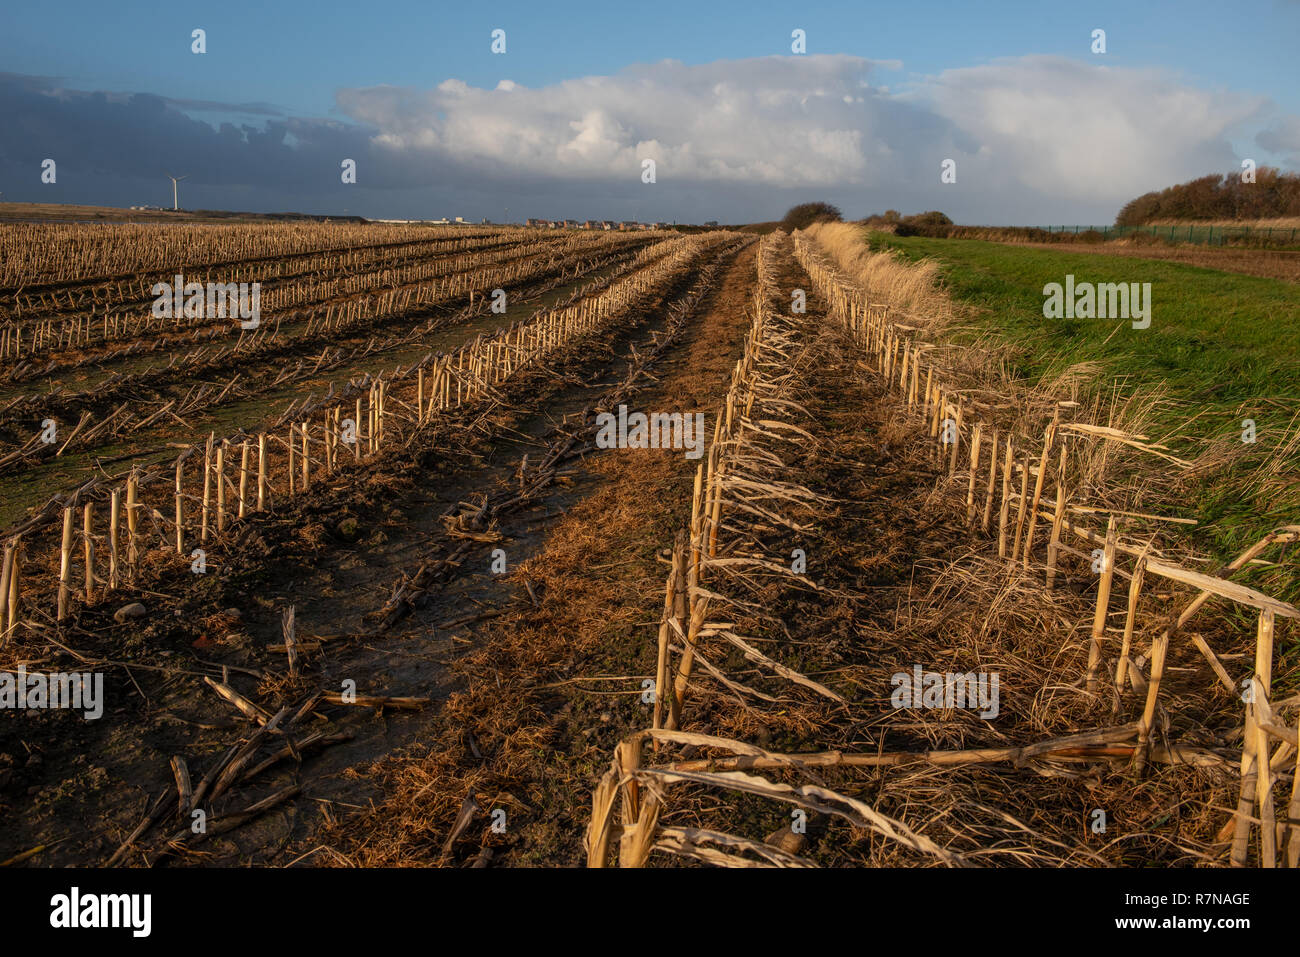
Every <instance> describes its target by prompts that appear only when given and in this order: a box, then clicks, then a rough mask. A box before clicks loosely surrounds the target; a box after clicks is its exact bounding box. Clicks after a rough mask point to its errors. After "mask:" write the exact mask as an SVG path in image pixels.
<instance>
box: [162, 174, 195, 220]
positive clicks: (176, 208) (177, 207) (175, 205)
mask: <svg viewBox="0 0 1300 957" xmlns="http://www.w3.org/2000/svg"><path fill="white" fill-rule="evenodd" d="M189 175H190V174H189V173H186V174H185V176H189ZM166 176H167V178H168V179H169V180H171V181H172V212H178V211H179V210H180V205H179V204H178V203H177V202H176V184H177V183H179V182H180V181H181V180H183V179H184V178H185V176H173V175H172V174H171V173H167V174H166Z"/></svg>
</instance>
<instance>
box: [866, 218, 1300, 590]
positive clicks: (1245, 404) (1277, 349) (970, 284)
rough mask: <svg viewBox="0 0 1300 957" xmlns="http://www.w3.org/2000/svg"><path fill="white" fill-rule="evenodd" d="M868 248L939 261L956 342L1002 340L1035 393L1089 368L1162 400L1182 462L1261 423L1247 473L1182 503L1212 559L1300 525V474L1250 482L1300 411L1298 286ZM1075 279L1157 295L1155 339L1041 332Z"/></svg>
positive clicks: (1003, 254) (1035, 256) (1011, 252)
mask: <svg viewBox="0 0 1300 957" xmlns="http://www.w3.org/2000/svg"><path fill="white" fill-rule="evenodd" d="M868 242H869V244H870V245H871V247H872V248H873V249H877V250H879V249H886V248H887V249H892V250H895V251H896V252H897V253H898V254H899V255H901V256H903V257H905V258H907V259H910V260H918V259H922V258H930V259H934V260H936V261H938V262H939V264H940V266H941V274H942V278H943V283H944V285H945V287H946V289H947V291H948V293H949V295H950V296H951V297H952V299H953V301H954V303H955V304H956V305H957V306H958V309H959V314H960V315H961V316H962V317H963V319H964V320H965V322H964V324H963V325H962V327H960V328H957V329H955V330H953V332H952V335H951V337H950V338H952V339H954V340H956V341H961V340H963V339H964V340H966V341H970V340H972V339H974V338H976V337H977V336H979V335H981V334H984V333H993V334H995V335H997V336H998V337H1000V338H1001V339H1003V340H1005V341H1007V342H1009V343H1011V344H1012V345H1014V346H1015V347H1016V352H1015V362H1016V365H1015V367H1014V372H1016V373H1017V374H1018V375H1019V376H1022V377H1023V378H1025V379H1026V380H1028V381H1030V382H1037V381H1038V380H1039V379H1041V378H1044V377H1051V376H1052V375H1054V374H1055V373H1058V372H1060V371H1062V370H1063V369H1065V368H1066V367H1067V366H1069V365H1071V364H1074V363H1077V362H1084V361H1091V362H1099V363H1102V365H1103V367H1104V370H1105V372H1104V379H1105V382H1104V383H1100V384H1103V385H1107V386H1109V384H1110V383H1111V382H1112V381H1113V380H1115V379H1116V378H1118V379H1119V380H1120V383H1121V388H1122V389H1124V390H1136V389H1145V388H1152V387H1157V386H1164V388H1165V389H1166V395H1167V396H1168V398H1169V399H1170V400H1171V401H1170V402H1169V403H1168V404H1167V405H1166V406H1165V407H1163V408H1162V409H1161V410H1160V411H1159V414H1158V420H1157V421H1158V425H1159V427H1161V428H1163V429H1165V430H1166V431H1169V432H1171V433H1175V434H1176V435H1177V436H1181V437H1182V441H1179V439H1177V438H1176V439H1174V440H1172V441H1171V443H1170V444H1171V445H1172V446H1173V447H1175V449H1180V448H1181V450H1182V451H1185V452H1187V453H1190V454H1193V455H1194V454H1195V453H1196V451H1198V449H1199V448H1200V447H1202V446H1201V445H1200V443H1198V442H1197V441H1195V440H1197V439H1207V438H1214V437H1232V436H1235V437H1236V439H1237V440H1238V441H1239V440H1240V437H1241V433H1242V420H1243V419H1245V418H1250V419H1253V420H1254V421H1255V423H1256V432H1257V440H1256V443H1255V444H1254V445H1253V446H1251V447H1250V449H1249V452H1248V454H1247V455H1246V456H1245V457H1244V458H1243V460H1242V461H1241V462H1240V463H1238V464H1237V465H1236V466H1235V467H1233V468H1232V469H1230V470H1227V471H1221V472H1218V473H1216V474H1214V476H1213V477H1212V478H1211V479H1210V480H1208V481H1206V482H1204V483H1202V484H1201V485H1200V486H1198V487H1197V489H1196V490H1195V491H1194V492H1193V494H1192V496H1191V497H1190V498H1189V499H1187V500H1183V501H1180V502H1179V503H1177V504H1178V506H1179V507H1180V511H1181V514H1184V515H1190V516H1191V517H1194V518H1197V519H1199V520H1200V522H1201V525H1200V528H1199V529H1198V530H1197V532H1196V533H1194V538H1195V540H1196V542H1197V543H1198V544H1199V545H1200V546H1201V547H1203V548H1206V549H1208V550H1210V551H1211V552H1213V553H1214V554H1215V555H1216V557H1218V558H1220V559H1226V558H1229V557H1231V556H1232V555H1234V554H1235V553H1236V552H1239V551H1240V550H1241V549H1243V548H1245V547H1246V546H1247V545H1248V544H1250V543H1251V542H1253V541H1255V540H1256V539H1258V538H1259V537H1260V536H1262V535H1263V534H1264V533H1265V532H1267V531H1269V530H1270V529H1272V528H1274V527H1276V526H1278V525H1282V524H1291V523H1300V472H1298V471H1297V470H1296V469H1295V468H1292V469H1291V470H1290V471H1289V473H1288V474H1287V475H1286V476H1284V477H1285V478H1289V481H1286V482H1285V483H1284V484H1283V486H1282V487H1278V486H1277V485H1276V484H1274V485H1272V486H1270V487H1269V488H1268V490H1267V491H1262V490H1260V489H1258V488H1256V487H1255V486H1253V485H1252V482H1251V479H1252V473H1253V472H1254V470H1255V469H1256V467H1257V466H1258V465H1259V464H1260V463H1261V462H1263V461H1264V460H1265V459H1266V458H1267V457H1268V455H1269V453H1270V452H1271V451H1273V450H1276V448H1277V447H1278V444H1279V443H1281V442H1282V441H1283V440H1284V438H1285V436H1286V434H1287V430H1288V426H1289V425H1291V424H1292V417H1293V415H1294V414H1295V413H1296V412H1297V411H1300V285H1297V284H1295V283H1289V282H1284V281H1282V280H1276V279H1262V278H1257V277H1253V276H1244V275H1240V274H1237V273H1231V272H1221V271H1218V270H1213V269H1204V268H1200V267H1196V266H1188V265H1183V264H1180V263H1171V262H1165V261H1160V260H1149V259H1131V258H1121V257H1113V258H1112V257H1107V256H1101V255H1096V254H1091V253H1072V252H1069V251H1057V250H1052V249H1035V248H1025V247H1023V246H1013V245H1003V244H999V243H993V242H982V241H977V240H948V239H923V238H914V237H908V238H899V237H896V236H893V235H890V234H885V233H879V232H871V233H869V234H868ZM1067 274H1073V275H1074V277H1075V282H1076V283H1080V282H1092V283H1105V282H1130V283H1131V282H1143V283H1145V282H1149V283H1151V301H1152V309H1151V325H1150V328H1147V329H1140V330H1139V329H1133V328H1132V325H1131V323H1130V322H1129V321H1127V320H1119V319H1115V320H1112V319H1047V318H1044V316H1043V303H1044V298H1045V297H1044V294H1043V287H1044V286H1045V285H1046V284H1047V283H1053V282H1055V283H1064V282H1065V277H1066V275H1067ZM1193 416H1196V418H1195V420H1194V421H1192V422H1191V423H1190V425H1188V426H1187V427H1186V428H1183V426H1184V424H1185V423H1188V421H1189V420H1191V419H1192V418H1193ZM1149 434H1152V437H1153V438H1157V437H1160V435H1159V432H1156V431H1153V432H1151V433H1149ZM1265 578H1266V579H1267V580H1268V582H1269V584H1271V585H1273V586H1274V588H1275V589H1276V588H1281V589H1282V591H1284V592H1285V593H1286V594H1287V596H1289V597H1290V598H1291V599H1292V600H1294V599H1296V598H1297V597H1300V570H1297V571H1296V572H1294V573H1292V574H1285V575H1281V576H1278V575H1268V576H1265ZM1257 580H1258V579H1257ZM1261 584H1263V581H1261ZM1279 597H1283V596H1282V595H1279Z"/></svg>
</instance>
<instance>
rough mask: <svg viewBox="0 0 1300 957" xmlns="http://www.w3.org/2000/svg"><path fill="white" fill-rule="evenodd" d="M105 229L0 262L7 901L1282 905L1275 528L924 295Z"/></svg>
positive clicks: (519, 236)
mask: <svg viewBox="0 0 1300 957" xmlns="http://www.w3.org/2000/svg"><path fill="white" fill-rule="evenodd" d="M116 228H118V227H97V226H85V227H83V226H75V225H59V226H47V227H35V226H14V227H9V226H5V227H0V231H3V230H8V232H3V234H0V248H3V249H5V250H7V251H9V252H10V253H12V258H11V259H10V258H7V259H6V263H7V266H9V267H12V269H13V270H14V271H13V273H12V274H6V276H5V277H4V281H5V282H6V283H7V285H6V286H5V288H4V289H3V290H0V310H2V312H0V363H3V366H2V368H3V380H2V381H0V489H3V501H4V511H3V515H0V521H2V522H3V525H4V529H5V531H4V535H3V545H4V550H3V579H2V580H0V599H2V600H0V634H2V635H3V638H2V639H0V657H2V659H3V660H2V661H0V666H2V667H3V668H4V669H6V673H7V674H9V675H12V676H14V681H13V683H12V684H11V691H10V694H11V695H13V694H14V691H13V689H16V688H18V687H22V688H23V689H24V692H23V694H24V695H26V697H25V698H24V700H25V702H27V703H31V702H33V701H35V700H36V699H34V698H32V697H31V696H30V695H29V694H27V689H35V688H37V687H38V686H39V687H40V688H41V689H42V694H43V695H44V697H42V698H41V699H40V700H41V701H42V702H45V703H49V702H51V701H53V700H54V696H56V695H57V696H61V697H60V699H59V700H60V702H61V704H62V706H60V707H47V706H46V704H32V705H31V707H30V708H27V709H26V710H27V713H25V714H24V715H22V716H21V723H19V722H18V721H14V720H6V721H5V722H4V723H3V725H0V805H2V808H0V809H2V811H3V814H4V817H5V819H6V820H7V821H8V822H9V823H10V826H9V827H7V828H5V829H4V830H3V831H2V832H0V859H7V860H8V862H9V863H11V864H15V865H24V866H29V867H51V866H62V865H112V866H150V867H154V866H168V865H171V866H177V865H214V866H236V865H248V864H257V865H272V866H301V865H304V864H310V865H339V866H410V865H437V866H444V867H458V866H467V867H490V866H577V865H586V866H588V867H592V868H602V867H609V866H613V865H618V866H621V867H640V866H656V867H665V866H681V865H684V866H695V865H700V864H703V865H716V866H724V867H769V866H770V867H799V868H803V867H816V866H826V867H846V866H851V867H873V866H899V867H1044V866H1046V867H1055V866H1062V865H1068V866H1088V867H1097V866H1108V867H1135V866H1143V867H1150V866H1159V867H1214V866H1229V865H1237V866H1251V867H1276V866H1296V865H1297V856H1298V855H1300V827H1297V826H1296V825H1295V823H1294V822H1295V820H1296V819H1297V817H1300V803H1298V802H1300V792H1297V784H1296V781H1297V776H1296V773H1295V767H1296V748H1297V741H1296V721H1297V711H1300V694H1297V690H1298V689H1297V687H1296V681H1295V677H1296V676H1295V657H1294V654H1293V650H1294V639H1293V636H1292V634H1291V629H1293V627H1294V626H1293V625H1292V624H1291V620H1292V619H1294V618H1296V617H1300V610H1298V609H1297V608H1295V607H1294V606H1293V605H1292V604H1290V603H1288V602H1287V601H1284V600H1282V599H1280V598H1278V597H1274V596H1272V595H1270V594H1267V593H1265V591H1264V590H1261V589H1260V588H1257V587H1254V586H1253V585H1247V584H1243V583H1242V582H1241V581H1239V580H1234V578H1235V576H1237V573H1239V572H1241V571H1242V570H1243V569H1259V568H1261V567H1268V568H1271V569H1276V570H1277V573H1278V575H1283V570H1284V569H1285V568H1286V567H1287V565H1286V562H1287V546H1288V545H1290V544H1293V543H1294V542H1295V541H1296V539H1297V537H1298V536H1300V526H1297V525H1287V526H1284V527H1278V528H1270V527H1260V528H1259V530H1258V535H1257V536H1256V538H1255V542H1256V543H1255V544H1253V545H1252V546H1251V547H1250V548H1249V549H1248V550H1246V551H1244V552H1242V553H1241V554H1239V555H1238V556H1236V558H1235V559H1234V560H1232V561H1230V562H1226V563H1217V564H1216V563H1213V562H1209V561H1207V560H1206V559H1205V556H1204V555H1203V554H1200V553H1198V552H1196V551H1195V550H1194V549H1190V548H1189V547H1188V544H1187V539H1186V538H1185V537H1173V536H1171V535H1170V534H1168V533H1169V529H1171V528H1181V527H1182V526H1186V525H1188V524H1193V525H1194V524H1195V523H1196V521H1197V516H1196V515H1194V514H1182V513H1181V512H1180V510H1179V508H1178V489H1179V488H1180V485H1179V482H1180V481H1182V480H1183V478H1184V477H1185V475H1186V474H1188V473H1190V472H1194V471H1195V470H1196V469H1197V468H1198V467H1199V466H1200V464H1201V463H1200V462H1199V460H1197V459H1195V458H1194V457H1188V456H1189V455H1190V453H1186V452H1184V451H1183V450H1182V449H1181V448H1175V447H1172V446H1170V445H1168V444H1165V443H1163V442H1161V441H1159V440H1156V439H1152V438H1150V437H1149V436H1148V435H1147V434H1145V433H1144V431H1143V428H1142V417H1143V414H1144V413H1145V411H1146V410H1148V409H1149V407H1150V404H1151V403H1153V402H1158V401H1159V400H1158V397H1157V398H1152V397H1150V396H1147V395H1144V394H1142V393H1134V394H1130V395H1124V396H1122V397H1121V396H1119V395H1118V393H1116V392H1115V391H1114V390H1111V389H1108V388H1099V387H1097V385H1096V383H1095V382H1094V381H1092V380H1090V378H1089V375H1088V370H1084V369H1074V370H1072V372H1071V373H1070V374H1068V375H1063V376H1060V377H1058V378H1057V379H1056V380H1054V381H1053V382H1052V383H1047V384H1044V383H1035V384H1033V385H1032V386H1031V385H1029V384H1027V383H1025V382H1024V381H1022V380H1021V379H1019V378H1018V377H1017V376H1016V374H1015V372H1014V370H1012V369H1009V367H1008V365H1007V363H1005V362H1004V361H1002V358H1003V357H1002V356H1000V355H999V353H998V351H997V349H996V347H993V346H992V345H991V344H990V343H988V342H985V341H978V342H975V343H970V342H964V343H959V342H958V341H957V339H955V338H954V337H953V336H952V334H951V333H952V330H953V329H954V328H955V327H956V325H957V324H958V323H959V321H960V317H959V316H957V315H956V314H955V313H954V310H953V306H952V303H951V302H950V301H949V299H948V298H947V296H946V295H945V293H944V290H943V289H942V288H941V286H940V285H939V284H938V283H937V281H936V272H935V269H934V267H933V265H931V264H928V263H922V264H919V265H915V264H909V263H907V262H906V261H904V260H903V259H901V258H898V257H896V256H894V255H892V254H889V253H879V252H871V251H870V250H869V249H868V248H867V246H866V245H865V244H864V237H863V235H862V234H861V233H860V232H859V231H858V230H855V229H854V228H852V227H849V226H843V225H840V226H836V225H824V224H823V225H817V226H813V227H812V228H810V229H808V230H802V231H798V232H795V233H793V234H788V233H785V232H782V231H776V232H773V233H770V234H768V235H766V236H764V237H763V238H761V239H760V238H758V237H756V236H755V235H754V234H753V233H741V232H729V231H725V230H717V231H711V232H702V233H698V234H693V235H678V234H674V233H667V232H659V231H653V230H648V231H644V232H629V233H623V232H587V231H567V230H560V231H554V232H552V231H546V232H538V231H536V230H527V229H518V228H488V227H484V228H477V227H466V228H464V229H459V228H445V229H443V228H437V227H432V228H431V227H423V226H422V227H416V226H409V227H393V226H374V227H370V226H358V225H337V226H326V225H312V226H281V225H274V226H273V225H258V226H243V225H240V226H222V225H211V226H209V225H202V226H198V225H195V226H187V227H183V228H184V229H185V230H187V231H188V233H187V234H186V235H184V236H183V237H180V236H178V235H177V234H176V233H168V234H167V235H166V236H162V237H160V236H156V235H154V234H152V233H151V232H150V230H149V229H148V228H145V227H140V228H138V229H137V228H136V227H132V229H131V231H130V232H129V233H127V232H123V233H121V234H120V237H119V238H120V241H118V242H112V243H106V242H105V241H104V240H103V236H102V235H101V233H102V231H103V230H105V229H116ZM181 228H182V227H176V229H181ZM241 284H242V285H241ZM214 286H216V287H218V288H217V289H216V291H215V293H214V292H213V287H214ZM216 307H220V308H219V309H218V308H216ZM1161 490H1163V492H1162V491H1161ZM1160 494H1164V498H1160ZM1152 501H1157V502H1160V503H1161V504H1162V507H1161V509H1160V510H1159V511H1152V510H1150V508H1149V507H1148V504H1149V503H1150V502H1152ZM1298 520H1300V517H1298ZM19 682H21V684H19ZM60 682H62V683H61V684H60ZM0 692H3V689H2V688H0ZM14 700H15V701H16V700H17V698H15V699H14ZM8 717H12V716H8Z"/></svg>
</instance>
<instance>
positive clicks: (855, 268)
mask: <svg viewBox="0 0 1300 957" xmlns="http://www.w3.org/2000/svg"><path fill="white" fill-rule="evenodd" d="M804 232H805V233H806V234H807V235H809V236H811V237H812V238H813V239H814V240H816V241H817V243H818V245H820V246H821V248H822V249H823V250H824V251H825V252H826V253H827V254H829V255H830V256H831V258H832V260H833V261H834V262H835V264H836V265H837V266H838V267H839V268H840V270H841V271H842V272H843V273H844V274H845V275H846V276H848V277H849V278H850V279H852V280H853V281H854V282H856V283H858V285H859V286H861V288H862V289H863V290H864V291H865V292H866V293H867V294H868V296H869V298H870V301H872V302H878V303H882V304H884V305H888V306H889V307H890V309H892V310H893V311H894V312H895V313H897V314H899V315H903V316H907V317H908V318H909V319H911V320H912V321H913V322H915V323H919V324H923V325H924V326H925V327H926V328H927V331H929V332H930V333H931V334H933V333H934V332H936V331H937V329H938V325H939V324H941V323H942V322H943V320H944V318H945V317H947V316H950V315H951V308H950V307H949V305H948V300H947V297H946V296H944V295H942V293H941V292H940V291H939V287H938V278H939V264H938V263H936V262H934V261H932V260H923V261H922V262H920V263H917V264H909V263H905V262H903V261H902V260H900V259H899V258H898V257H896V256H895V255H893V254H892V253H888V252H881V253H877V252H872V251H871V250H870V249H868V248H867V246H866V244H865V243H864V242H863V241H862V227H860V226H858V225H856V224H854V223H814V224H813V225H812V226H810V227H808V229H806V230H804Z"/></svg>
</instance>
